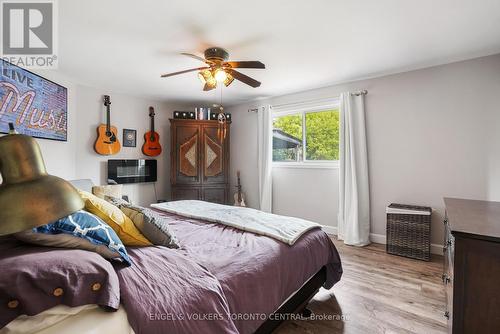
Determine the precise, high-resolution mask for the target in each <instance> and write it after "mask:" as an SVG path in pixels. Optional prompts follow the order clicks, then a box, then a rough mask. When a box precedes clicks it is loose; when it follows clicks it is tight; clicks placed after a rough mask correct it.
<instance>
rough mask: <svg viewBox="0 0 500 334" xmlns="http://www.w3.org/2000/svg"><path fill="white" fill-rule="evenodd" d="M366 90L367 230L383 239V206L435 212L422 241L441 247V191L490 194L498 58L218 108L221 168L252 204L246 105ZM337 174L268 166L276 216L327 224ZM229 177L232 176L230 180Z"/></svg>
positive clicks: (498, 168) (497, 126)
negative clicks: (223, 144) (226, 143)
mask: <svg viewBox="0 0 500 334" xmlns="http://www.w3.org/2000/svg"><path fill="white" fill-rule="evenodd" d="M359 89H367V90H368V91H369V94H368V95H367V97H366V116H367V135H368V149H369V173H370V188H371V189H370V196H371V231H372V233H375V234H379V235H385V221H386V217H385V211H384V209H385V206H386V205H387V204H388V203H391V202H401V203H408V204H421V205H429V206H432V207H433V208H435V209H436V213H435V214H434V217H433V222H432V242H433V243H436V244H440V243H442V237H443V232H442V223H441V221H442V218H443V214H444V204H443V200H442V198H443V197H444V196H455V197H464V198H476V199H490V200H500V157H499V155H500V154H499V153H498V152H500V150H499V149H498V145H499V143H500V140H499V139H500V134H499V130H500V55H495V56H490V57H484V58H479V59H474V60H469V61H464V62H459V63H454V64H448V65H443V66H437V67H432V68H428V69H423V70H418V71H412V72H407V73H401V74H397V75H391V76H386V77H381V78H375V79H370V80H363V81H358V82H352V83H347V84H341V85H335V86H331V87H326V88H321V89H315V90H311V91H306V92H301V93H296V94H290V95H286V96H281V97H277V98H272V99H268V100H260V101H254V102H251V103H247V104H243V105H238V106H234V107H230V108H227V109H228V111H229V112H232V113H233V114H234V115H233V125H232V127H233V129H232V138H231V141H232V147H231V166H232V170H233V173H232V175H234V174H235V171H236V170H241V174H242V182H243V188H244V190H245V191H246V195H247V197H248V202H249V204H250V205H251V206H253V207H257V206H258V193H257V191H258V184H257V182H258V175H257V149H258V148H257V139H256V138H257V115H256V114H255V113H248V112H247V110H248V109H249V108H250V107H255V106H257V105H263V104H267V103H269V104H271V105H272V104H283V103H294V102H300V101H306V100H313V99H321V98H328V97H333V96H338V95H339V94H340V93H341V92H342V91H347V90H359ZM337 174H338V171H337V170H334V169H332V170H318V169H307V170H306V169H303V170H296V169H281V168H280V169H275V170H273V178H274V180H273V187H274V193H273V200H274V205H275V210H276V212H277V213H280V214H288V215H295V216H299V217H303V218H306V219H312V220H316V221H318V222H319V223H322V224H325V225H329V226H336V225H337V211H338V208H337V200H338V183H337V179H338V175H337ZM232 181H234V178H232Z"/></svg>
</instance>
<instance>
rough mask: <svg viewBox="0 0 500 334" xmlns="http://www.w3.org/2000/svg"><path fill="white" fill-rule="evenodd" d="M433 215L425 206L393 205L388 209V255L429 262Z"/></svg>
mask: <svg viewBox="0 0 500 334" xmlns="http://www.w3.org/2000/svg"><path fill="white" fill-rule="evenodd" d="M394 212H397V213H394ZM431 213H432V209H431V208H429V207H425V206H416V205H404V204H395V203H393V204H391V205H389V206H388V207H387V253H389V254H395V255H400V256H406V257H410V258H413V259H419V260H425V261H429V260H430V258H431Z"/></svg>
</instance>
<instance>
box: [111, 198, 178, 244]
mask: <svg viewBox="0 0 500 334" xmlns="http://www.w3.org/2000/svg"><path fill="white" fill-rule="evenodd" d="M105 199H106V201H108V202H110V203H111V204H113V205H115V206H117V207H118V208H120V210H122V212H123V213H124V214H125V215H126V216H127V217H129V218H130V219H131V220H132V222H133V223H134V225H135V226H136V227H137V228H138V229H139V230H140V231H141V232H142V234H144V235H145V236H146V238H148V239H149V240H150V241H151V242H152V243H153V244H154V245H159V246H166V247H169V248H179V245H178V244H177V238H176V237H175V235H174V234H173V233H172V232H171V231H170V228H169V227H168V225H167V224H166V223H165V221H164V218H163V217H161V216H160V215H159V214H157V213H156V212H155V211H154V210H151V209H147V208H143V207H141V206H136V205H132V204H130V203H129V202H127V201H125V200H123V199H121V198H115V197H111V196H105Z"/></svg>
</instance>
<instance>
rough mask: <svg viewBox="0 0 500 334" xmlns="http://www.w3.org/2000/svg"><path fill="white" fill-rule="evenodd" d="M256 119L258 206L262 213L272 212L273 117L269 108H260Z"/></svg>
mask: <svg viewBox="0 0 500 334" xmlns="http://www.w3.org/2000/svg"><path fill="white" fill-rule="evenodd" d="M258 118H259V124H258V128H259V129H258V149H259V158H258V166H259V204H260V209H261V210H262V211H265V212H272V201H273V190H272V189H273V188H272V186H273V184H272V159H273V156H272V149H273V117H272V114H271V106H269V105H268V106H264V107H260V108H259V110H258Z"/></svg>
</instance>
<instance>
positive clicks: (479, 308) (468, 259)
mask: <svg viewBox="0 0 500 334" xmlns="http://www.w3.org/2000/svg"><path fill="white" fill-rule="evenodd" d="M444 202H445V205H446V219H445V221H444V224H445V245H444V252H445V270H444V273H443V282H444V284H445V288H446V298H447V310H446V312H445V317H447V318H448V328H449V333H456V334H462V333H482V334H486V333H500V202H487V201H474V200H465V199H455V198H445V199H444Z"/></svg>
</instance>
